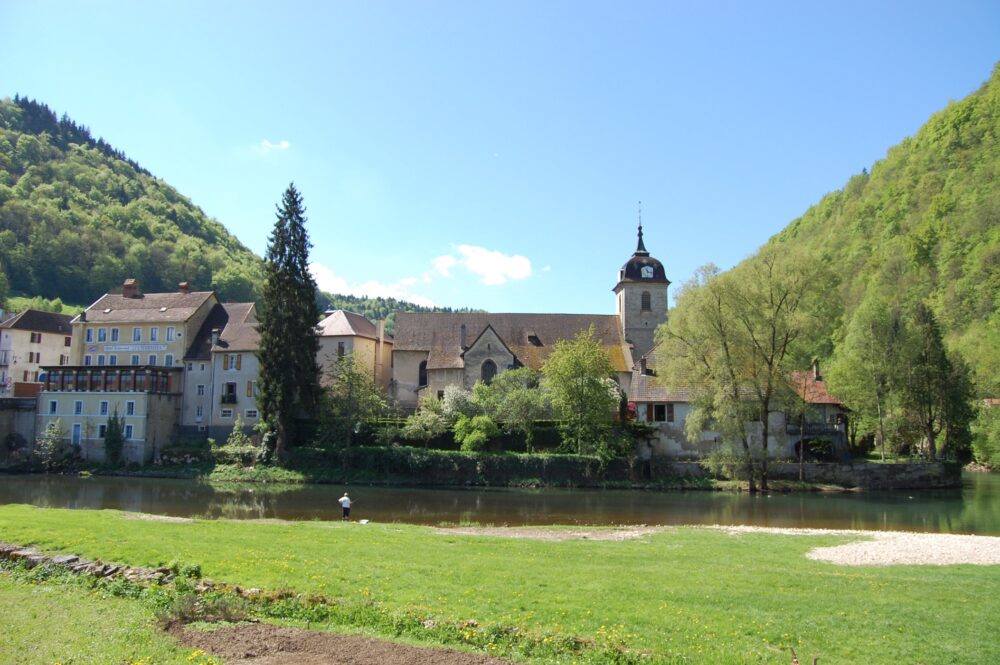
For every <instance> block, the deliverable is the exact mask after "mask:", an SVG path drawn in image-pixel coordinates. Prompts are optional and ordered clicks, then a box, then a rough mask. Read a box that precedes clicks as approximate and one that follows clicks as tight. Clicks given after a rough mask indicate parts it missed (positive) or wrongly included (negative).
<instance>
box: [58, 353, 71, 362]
mask: <svg viewBox="0 0 1000 665" xmlns="http://www.w3.org/2000/svg"><path fill="white" fill-rule="evenodd" d="M59 364H60V365H68V364H69V356H68V355H66V354H65V353H63V354H61V355H60V356H59Z"/></svg>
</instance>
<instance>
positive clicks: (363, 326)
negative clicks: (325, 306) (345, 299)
mask: <svg viewBox="0 0 1000 665" xmlns="http://www.w3.org/2000/svg"><path fill="white" fill-rule="evenodd" d="M316 327H317V328H318V329H319V331H320V333H319V334H320V336H321V337H350V336H357V337H367V338H368V339H376V338H377V335H378V330H377V329H376V328H375V324H374V323H372V322H371V321H369V320H368V319H366V318H365V317H363V316H361V315H360V314H355V313H354V312H348V311H346V310H343V309H338V310H335V311H333V312H331V313H330V314H329V315H328V316H327V317H326V318H325V319H323V320H322V321H320V322H319V323H318V324H316Z"/></svg>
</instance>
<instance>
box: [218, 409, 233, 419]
mask: <svg viewBox="0 0 1000 665" xmlns="http://www.w3.org/2000/svg"><path fill="white" fill-rule="evenodd" d="M219 417H220V418H232V417H233V410H232V409H223V410H222V411H220V412H219Z"/></svg>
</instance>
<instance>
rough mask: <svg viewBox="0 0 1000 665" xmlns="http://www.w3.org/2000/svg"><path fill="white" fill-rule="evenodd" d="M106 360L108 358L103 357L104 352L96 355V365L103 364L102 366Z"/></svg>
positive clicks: (100, 365) (101, 365)
mask: <svg viewBox="0 0 1000 665" xmlns="http://www.w3.org/2000/svg"><path fill="white" fill-rule="evenodd" d="M107 360H108V359H107V358H105V357H104V354H103V353H101V354H99V355H98V356H97V366H98V367H103V366H104V364H105V363H106V362H107Z"/></svg>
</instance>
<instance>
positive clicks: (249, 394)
mask: <svg viewBox="0 0 1000 665" xmlns="http://www.w3.org/2000/svg"><path fill="white" fill-rule="evenodd" d="M247 397H253V381H247Z"/></svg>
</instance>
